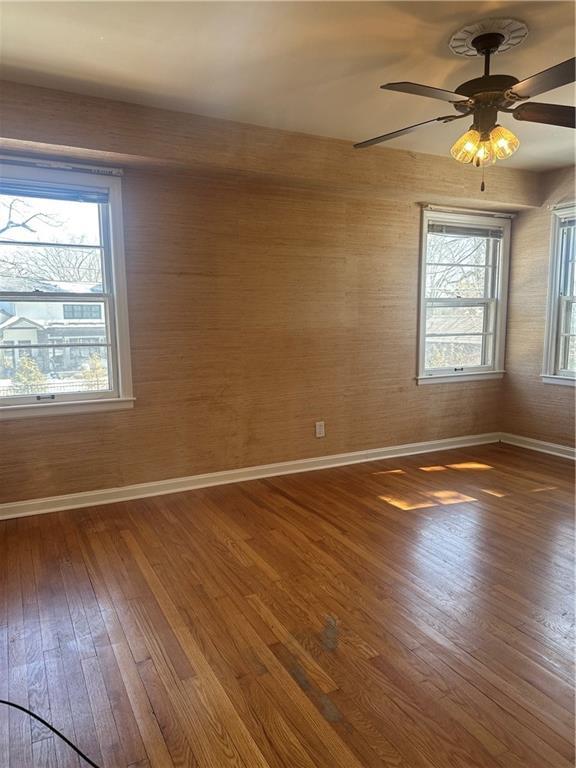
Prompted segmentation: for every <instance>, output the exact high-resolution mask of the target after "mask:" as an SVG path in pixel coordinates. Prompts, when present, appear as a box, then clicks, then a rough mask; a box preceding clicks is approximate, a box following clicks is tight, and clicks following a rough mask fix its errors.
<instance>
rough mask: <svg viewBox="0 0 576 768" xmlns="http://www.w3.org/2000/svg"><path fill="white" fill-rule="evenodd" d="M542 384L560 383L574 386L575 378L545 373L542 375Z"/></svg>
mask: <svg viewBox="0 0 576 768" xmlns="http://www.w3.org/2000/svg"><path fill="white" fill-rule="evenodd" d="M542 382H543V384H561V385H562V386H563V387H574V386H576V379H575V378H574V377H573V376H558V375H557V374H545V375H543V376H542Z"/></svg>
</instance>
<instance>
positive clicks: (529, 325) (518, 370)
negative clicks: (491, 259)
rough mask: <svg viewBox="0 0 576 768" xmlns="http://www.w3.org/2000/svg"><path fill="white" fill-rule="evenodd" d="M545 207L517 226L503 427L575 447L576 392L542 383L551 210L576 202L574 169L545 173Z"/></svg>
mask: <svg viewBox="0 0 576 768" xmlns="http://www.w3.org/2000/svg"><path fill="white" fill-rule="evenodd" d="M542 189H543V196H544V199H543V201H542V206H541V207H540V208H537V209H535V210H531V211H524V212H522V213H520V214H519V215H518V216H517V218H516V220H515V221H514V225H513V226H514V229H513V237H512V260H511V272H510V301H509V305H508V334H507V351H506V377H505V380H504V398H503V413H502V422H503V425H504V429H505V431H506V432H513V433H514V434H517V435H524V436H526V437H533V438H536V439H538V440H547V441H550V442H553V443H562V444H566V445H574V389H573V388H572V387H566V386H561V385H559V384H544V383H543V382H542V378H541V376H542V363H543V358H544V335H545V327H546V307H547V292H548V269H549V263H550V237H551V225H552V214H551V211H550V207H551V206H554V205H558V204H559V203H563V202H571V201H573V200H574V168H565V169H561V170H560V171H554V172H550V173H547V174H542Z"/></svg>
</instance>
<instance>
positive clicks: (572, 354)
mask: <svg viewBox="0 0 576 768" xmlns="http://www.w3.org/2000/svg"><path fill="white" fill-rule="evenodd" d="M566 357H567V360H566V370H568V371H576V336H569V337H568V354H567V356H566Z"/></svg>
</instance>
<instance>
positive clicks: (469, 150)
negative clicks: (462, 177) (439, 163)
mask: <svg viewBox="0 0 576 768" xmlns="http://www.w3.org/2000/svg"><path fill="white" fill-rule="evenodd" d="M479 148H480V133H479V132H478V131H477V130H475V129H474V128H471V129H470V130H469V131H466V133H464V134H462V136H460V138H459V139H457V140H456V142H455V143H454V145H453V146H452V149H451V150H450V154H451V155H452V157H453V158H454V160H458V162H459V163H471V162H472V160H474V157H475V156H476V153H477V152H478V149H479Z"/></svg>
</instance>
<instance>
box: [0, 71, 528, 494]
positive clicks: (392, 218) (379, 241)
mask: <svg viewBox="0 0 576 768" xmlns="http://www.w3.org/2000/svg"><path fill="white" fill-rule="evenodd" d="M0 108H1V109H2V120H1V122H0V133H1V137H2V138H3V139H4V140H5V146H10V147H11V148H12V149H14V148H16V149H23V148H28V149H32V150H34V149H36V150H42V151H47V149H50V150H51V151H52V152H53V153H55V154H67V155H70V156H72V157H73V156H82V157H84V158H85V157H87V156H89V157H96V158H98V157H101V158H103V159H105V160H108V161H114V158H116V159H118V158H119V157H120V156H122V157H123V160H124V162H125V163H126V175H125V179H124V214H125V227H126V231H125V237H126V254H127V270H128V291H129V314H130V324H131V343H132V361H133V373H134V384H135V395H136V398H137V401H136V406H135V408H134V410H132V411H122V412H114V413H104V414H101V415H97V416H95V415H91V414H86V415H78V416H61V417H49V418H47V417H43V418H39V419H33V418H30V419H21V420H15V421H5V422H2V423H1V430H2V444H3V445H4V446H10V450H9V451H3V456H2V461H1V462H0V489H1V491H0V501H14V500H18V499H25V498H33V497H45V496H51V495H58V494H64V493H72V492H78V491H84V490H92V489H96V488H106V487H113V486H121V485H126V484H131V483H142V482H148V481H152V480H159V479H164V478H169V477H178V476H183V475H191V474H196V473H201V472H209V471H216V470H223V469H229V468H234V467H241V466H250V465H255V464H265V463H269V462H276V461H284V460H291V459H296V458H304V457H311V456H318V455H325V454H331V453H340V452H346V451H355V450H362V449H368V448H374V447H380V446H385V445H393V444H398V443H404V442H415V441H422V440H430V439H438V438H443V437H450V436H455V435H464V434H473V433H479V432H488V431H492V430H495V429H498V428H501V426H502V425H501V419H500V413H499V407H500V404H501V393H502V382H500V381H491V382H480V383H473V384H466V385H461V384H450V385H430V386H426V387H418V386H417V385H416V382H415V380H414V375H415V365H416V362H415V361H416V325H417V293H418V260H419V236H420V209H419V206H418V202H420V201H423V200H427V201H430V202H444V201H445V200H446V199H452V200H455V199H459V200H460V202H461V203H462V202H464V201H470V202H472V203H475V204H476V205H478V204H479V201H478V197H479V193H478V184H479V179H478V174H477V173H474V169H471V168H465V167H462V166H459V165H457V164H456V163H454V162H453V161H452V160H449V159H444V158H439V157H430V156H426V155H415V154H413V153H408V152H398V151H393V150H384V149H377V150H375V151H374V152H373V153H371V154H361V153H353V152H352V151H351V150H350V147H349V145H348V144H347V143H346V142H341V141H336V140H331V139H319V138H313V137H308V136H304V137H302V136H298V135H296V134H286V133H282V132H277V131H269V130H268V129H261V128H255V127H251V126H238V125H235V124H231V123H225V122H224V121H216V120H207V119H205V118H194V117H191V116H186V115H180V114H177V113H167V112H163V111H162V110H149V109H146V108H144V107H135V106H133V105H126V104H119V103H115V102H107V101H103V100H100V99H86V98H83V97H76V96H73V95H70V94H62V93H57V92H51V91H47V90H45V89H36V88H28V87H25V86H14V85H13V84H4V86H3V88H2V91H1V101H0ZM38 142H41V146H39V145H38ZM198 145H199V146H200V148H201V150H202V152H203V153H204V155H202V152H199V151H198ZM79 147H84V151H83V152H81V151H80V150H79V149H78V148H79ZM354 163H357V165H354ZM339 169H341V171H342V172H341V173H339ZM488 181H489V187H488V189H489V192H488V201H489V202H488V205H491V207H493V208H500V207H508V208H510V207H515V208H521V207H522V206H534V205H536V204H538V202H539V200H540V197H541V189H540V183H541V180H540V179H539V177H538V175H537V174H534V173H529V172H526V171H523V172H516V171H513V170H508V169H500V168H496V169H491V171H490V174H489V177H488ZM485 204H486V203H485ZM527 215H532V214H527ZM536 215H538V214H536ZM539 279H541V275H539ZM515 311H516V313H517V312H518V309H516V310H515ZM511 327H512V328H514V323H512V324H511ZM319 419H323V420H325V421H326V428H327V436H326V438H325V439H321V440H318V439H316V438H315V437H314V421H315V420H319ZM510 429H511V430H512V427H510Z"/></svg>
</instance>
